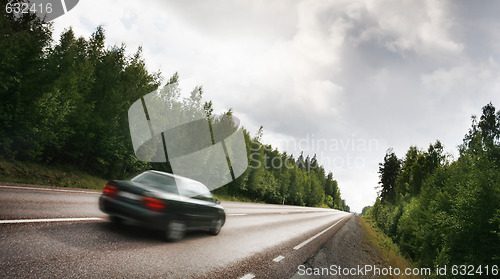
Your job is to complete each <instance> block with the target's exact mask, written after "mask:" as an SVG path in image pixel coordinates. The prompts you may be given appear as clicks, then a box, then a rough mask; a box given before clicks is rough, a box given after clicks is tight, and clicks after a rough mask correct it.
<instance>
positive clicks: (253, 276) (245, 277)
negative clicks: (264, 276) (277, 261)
mask: <svg viewBox="0 0 500 279" xmlns="http://www.w3.org/2000/svg"><path fill="white" fill-rule="evenodd" d="M252 278H255V275H253V274H252V273H248V274H246V275H245V276H243V277H241V278H240V279H252Z"/></svg>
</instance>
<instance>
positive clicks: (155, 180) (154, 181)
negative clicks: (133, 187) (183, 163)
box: [131, 172, 179, 195]
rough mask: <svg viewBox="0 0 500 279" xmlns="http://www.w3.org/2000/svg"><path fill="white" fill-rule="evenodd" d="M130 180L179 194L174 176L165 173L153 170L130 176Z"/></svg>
mask: <svg viewBox="0 0 500 279" xmlns="http://www.w3.org/2000/svg"><path fill="white" fill-rule="evenodd" d="M131 181H133V182H137V183H141V184H144V185H148V186H151V187H154V188H156V189H158V190H161V191H164V192H168V193H172V194H177V195H178V194H179V191H178V190H177V186H176V184H175V178H173V177H170V176H167V175H161V174H157V173H153V172H144V173H141V174H139V175H138V176H136V177H134V178H132V180H131Z"/></svg>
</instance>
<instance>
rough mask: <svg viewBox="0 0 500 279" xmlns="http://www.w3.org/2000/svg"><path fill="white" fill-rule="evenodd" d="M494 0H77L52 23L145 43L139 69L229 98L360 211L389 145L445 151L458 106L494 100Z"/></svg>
mask: <svg viewBox="0 0 500 279" xmlns="http://www.w3.org/2000/svg"><path fill="white" fill-rule="evenodd" d="M499 12H500V2H499V1H481V3H480V4H479V3H478V2H476V1H421V0H415V1H400V0H394V1H355V0H346V1H340V0H337V1H317V0H311V1H293V0H286V1H264V0H257V1H250V0H248V1H225V0H223V1H207V0H197V1H193V0H190V1H162V0H157V1H153V0H149V1H132V0H102V1H92V0H82V1H80V3H79V4H78V5H77V6H76V7H75V8H74V9H73V10H71V11H70V12H68V13H67V14H66V15H64V16H62V17H60V18H57V19H56V20H54V21H53V22H54V29H55V32H54V37H55V39H58V38H59V35H60V34H61V33H62V32H63V30H64V29H65V28H68V27H69V26H72V27H73V29H74V31H75V33H76V34H77V35H78V36H84V37H86V38H88V37H89V36H90V34H91V33H92V32H94V31H95V28H96V27H97V26H98V25H103V26H104V28H105V30H106V37H107V43H108V45H120V44H121V43H125V44H126V46H127V50H128V53H129V54H132V53H133V52H135V51H136V49H137V47H138V46H142V47H143V54H144V58H145V60H146V64H147V65H148V67H149V69H150V70H151V71H157V70H161V72H162V73H163V77H164V78H165V79H168V78H169V77H170V76H171V75H172V74H173V73H175V72H178V73H179V75H180V80H181V87H182V89H183V91H184V92H185V94H186V95H187V94H188V93H189V92H190V90H191V89H192V88H193V87H194V86H196V85H202V86H203V87H204V91H205V97H204V99H205V100H212V101H213V102H214V105H215V109H216V111H218V112H222V111H224V110H226V109H228V108H232V109H233V111H234V113H235V115H236V116H238V117H239V118H240V120H241V124H242V125H243V126H244V127H245V128H247V129H248V130H249V131H250V132H251V133H252V135H255V132H256V131H257V129H258V127H259V126H260V125H263V126H264V138H263V141H264V142H265V143H269V144H272V145H273V146H275V147H278V148H279V149H280V150H281V151H287V153H289V154H290V153H292V154H294V155H295V158H297V157H298V155H299V154H300V151H301V150H303V151H304V153H305V154H306V155H311V156H312V155H314V154H317V156H318V159H319V161H320V163H322V164H323V165H324V166H325V168H326V169H327V171H332V172H333V173H334V176H335V178H336V179H337V180H338V182H339V186H340V189H341V193H342V197H343V198H344V199H346V200H347V203H348V204H349V205H350V206H351V209H352V210H354V211H357V212H361V209H362V208H363V207H364V206H366V205H371V204H373V202H374V201H375V198H376V195H377V191H376V189H375V187H376V186H377V183H378V174H377V171H378V163H379V162H381V161H382V160H383V157H384V154H385V152H386V150H387V149H388V148H390V147H392V148H394V150H395V152H396V154H397V155H398V157H403V156H404V154H405V153H406V151H407V149H408V148H409V146H411V145H416V146H418V147H421V148H425V149H426V148H427V147H428V145H429V144H430V143H433V142H435V141H436V140H437V139H439V140H440V141H441V142H442V143H443V144H444V145H445V150H446V151H447V152H449V153H451V154H454V155H455V156H456V154H457V151H456V147H457V145H458V144H460V143H461V142H462V139H463V136H464V134H465V133H466V132H467V129H468V128H469V127H470V123H471V122H470V116H471V115H472V114H478V115H479V114H480V113H481V108H482V107H483V106H484V105H485V104H487V103H488V102H490V101H491V102H493V105H496V106H497V107H500V95H499V94H498V92H500V65H499V63H500V61H499V60H500V56H499V54H500V31H498V30H500V20H499V19H498V14H499Z"/></svg>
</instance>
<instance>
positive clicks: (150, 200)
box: [142, 197, 167, 211]
mask: <svg viewBox="0 0 500 279" xmlns="http://www.w3.org/2000/svg"><path fill="white" fill-rule="evenodd" d="M142 202H143V203H144V205H145V206H146V207H147V208H148V209H149V210H151V211H161V210H163V209H164V208H165V207H167V203H166V202H164V201H162V200H160V199H158V198H154V197H143V198H142Z"/></svg>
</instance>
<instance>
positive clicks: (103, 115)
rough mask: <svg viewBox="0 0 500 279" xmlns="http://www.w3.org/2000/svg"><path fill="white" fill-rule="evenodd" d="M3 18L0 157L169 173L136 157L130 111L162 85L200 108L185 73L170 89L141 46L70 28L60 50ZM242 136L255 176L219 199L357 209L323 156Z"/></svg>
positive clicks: (47, 27)
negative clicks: (185, 89) (184, 87)
mask: <svg viewBox="0 0 500 279" xmlns="http://www.w3.org/2000/svg"><path fill="white" fill-rule="evenodd" d="M1 2H2V5H4V4H5V3H6V1H5V0H2V1H1ZM1 13H2V15H1V17H0V33H1V34H0V36H1V39H0V56H1V57H2V61H0V158H3V159H6V160H21V161H29V162H37V163H41V164H53V165H71V166H74V167H75V168H78V169H81V170H84V171H86V172H88V173H91V174H95V175H99V176H102V177H108V178H113V179H119V178H126V177H130V175H132V174H136V173H139V172H141V171H143V170H146V169H151V168H154V169H158V170H165V171H169V170H170V169H169V167H168V164H161V163H148V162H144V161H141V160H139V159H137V158H136V156H135V154H134V150H133V148H132V142H131V138H130V133H129V126H128V118H127V112H128V108H129V107H130V105H131V104H132V103H134V102H135V101H136V100H138V99H140V98H141V97H142V96H144V95H145V94H147V93H149V92H152V91H154V90H157V89H158V88H160V87H161V84H162V83H164V86H169V87H170V88H171V92H173V93H172V94H173V95H172V96H171V98H172V101H176V102H179V103H182V105H183V106H185V107H189V106H192V105H193V104H200V102H201V98H202V95H203V88H202V87H201V86H199V87H196V88H194V89H193V91H192V92H191V94H190V96H189V97H186V98H181V97H180V93H179V92H180V89H179V87H178V84H179V76H178V74H177V73H175V74H174V75H173V76H172V77H171V78H170V79H168V80H166V81H164V80H163V78H162V74H161V73H160V72H150V71H148V69H147V67H146V63H145V61H144V59H143V57H142V50H141V48H139V49H138V50H137V51H136V52H135V53H133V54H132V55H128V54H127V52H126V46H125V45H124V44H122V45H120V46H112V47H105V37H106V36H105V30H104V28H102V27H97V28H96V30H95V32H94V33H92V35H91V36H90V38H88V39H86V38H83V37H77V36H76V35H75V34H74V32H73V30H72V29H71V28H69V29H67V30H65V31H64V32H63V34H62V35H61V36H60V39H59V41H57V42H56V41H53V40H52V26H51V24H49V23H46V22H43V21H42V20H40V19H38V18H37V17H36V16H35V15H34V14H32V13H27V14H22V15H21V16H16V15H14V14H12V13H7V12H6V11H5V10H4V9H1ZM202 106H203V109H205V111H206V112H207V114H208V115H210V114H211V112H212V111H213V109H212V102H211V101H208V102H204V103H203V104H202ZM231 113H232V111H231V110H228V111H227V112H226V114H231ZM243 133H244V137H245V141H246V145H247V151H248V163H249V168H248V169H247V170H246V171H245V173H244V174H243V175H241V176H240V177H239V178H238V179H236V180H235V181H233V182H231V183H230V184H228V185H226V186H224V187H223V188H220V189H218V190H217V191H218V192H219V193H222V194H228V195H237V196H243V197H248V198H250V199H252V200H260V201H264V202H269V203H284V204H294V205H307V206H328V207H331V208H337V209H342V210H347V211H349V207H348V206H347V204H346V203H345V201H344V200H342V199H341V196H340V191H339V188H338V185H337V181H336V180H334V179H333V174H332V173H328V174H327V173H326V172H325V170H324V168H323V167H322V166H319V165H318V162H317V160H316V158H315V156H314V157H313V158H310V157H309V156H306V158H304V156H303V155H302V154H301V155H300V156H299V157H298V158H297V159H294V157H293V156H289V155H287V154H286V153H281V152H280V151H278V150H277V149H275V148H273V147H272V146H270V145H264V144H262V143H261V142H260V139H261V137H262V129H261V130H260V131H259V133H258V135H257V136H255V137H253V138H252V137H251V136H250V135H249V133H248V131H246V130H245V129H243ZM278 160H279V161H281V162H282V164H280V165H279V166H278V165H276V162H278Z"/></svg>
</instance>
